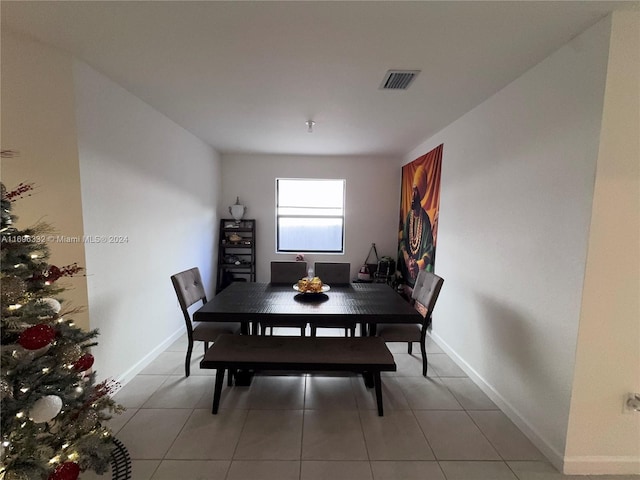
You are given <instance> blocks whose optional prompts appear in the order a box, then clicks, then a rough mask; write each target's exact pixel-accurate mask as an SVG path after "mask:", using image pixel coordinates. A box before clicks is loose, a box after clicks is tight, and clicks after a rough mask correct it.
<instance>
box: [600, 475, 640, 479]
mask: <svg viewBox="0 0 640 480" xmlns="http://www.w3.org/2000/svg"><path fill="white" fill-rule="evenodd" d="M588 478H589V480H640V475H589V477H588Z"/></svg>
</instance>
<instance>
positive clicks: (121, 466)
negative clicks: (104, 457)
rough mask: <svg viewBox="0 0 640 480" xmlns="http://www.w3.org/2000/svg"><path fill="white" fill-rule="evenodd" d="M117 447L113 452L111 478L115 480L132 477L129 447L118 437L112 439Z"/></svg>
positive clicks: (127, 479) (128, 479) (125, 479)
mask: <svg viewBox="0 0 640 480" xmlns="http://www.w3.org/2000/svg"><path fill="white" fill-rule="evenodd" d="M111 440H112V441H113V443H114V444H115V446H116V448H115V449H114V450H113V453H112V454H111V478H112V479H113V480H130V479H131V457H130V456H129V451H128V450H127V447H125V446H124V445H123V443H122V442H121V441H120V440H118V439H117V438H115V437H114V438H112V439H111Z"/></svg>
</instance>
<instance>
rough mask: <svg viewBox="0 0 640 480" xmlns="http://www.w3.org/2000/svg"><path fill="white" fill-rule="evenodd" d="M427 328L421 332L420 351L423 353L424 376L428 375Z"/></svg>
mask: <svg viewBox="0 0 640 480" xmlns="http://www.w3.org/2000/svg"><path fill="white" fill-rule="evenodd" d="M426 336H427V329H426V328H423V329H422V332H421V333H420V352H421V353H422V376H423V377H426V376H427V347H426V345H425V344H426Z"/></svg>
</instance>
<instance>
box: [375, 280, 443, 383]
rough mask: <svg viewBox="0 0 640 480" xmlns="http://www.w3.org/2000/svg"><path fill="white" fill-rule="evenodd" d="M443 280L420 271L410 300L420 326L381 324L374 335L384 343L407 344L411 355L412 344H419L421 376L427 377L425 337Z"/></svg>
mask: <svg viewBox="0 0 640 480" xmlns="http://www.w3.org/2000/svg"><path fill="white" fill-rule="evenodd" d="M443 284H444V279H443V278H442V277H439V276H438V275H435V274H434V273H431V272H427V271H426V270H420V273H419V274H418V278H417V279H416V283H415V285H414V287H413V291H412V292H411V299H412V301H415V303H414V307H415V309H416V310H417V311H418V312H419V313H420V314H421V315H422V318H423V321H422V323H420V324H401V323H382V324H379V325H378V326H377V328H376V335H377V336H379V337H382V338H383V339H384V341H385V342H407V343H408V347H407V350H408V352H409V354H411V353H412V347H413V342H419V343H420V351H421V353H422V375H423V376H424V377H426V376H427V350H426V346H425V343H426V335H427V329H428V328H429V326H430V325H431V313H432V312H433V309H434V307H435V305H436V301H437V300H438V295H440V290H441V289H442V285H443Z"/></svg>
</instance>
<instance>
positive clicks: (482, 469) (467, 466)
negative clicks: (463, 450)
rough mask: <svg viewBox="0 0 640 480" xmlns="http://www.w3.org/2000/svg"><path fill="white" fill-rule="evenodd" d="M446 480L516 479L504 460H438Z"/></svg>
mask: <svg viewBox="0 0 640 480" xmlns="http://www.w3.org/2000/svg"><path fill="white" fill-rule="evenodd" d="M440 467H441V468H442V471H443V472H444V474H445V475H446V477H447V480H518V479H517V478H516V476H515V475H514V474H513V472H512V471H511V469H510V468H509V467H508V466H507V464H506V463H504V462H440Z"/></svg>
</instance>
